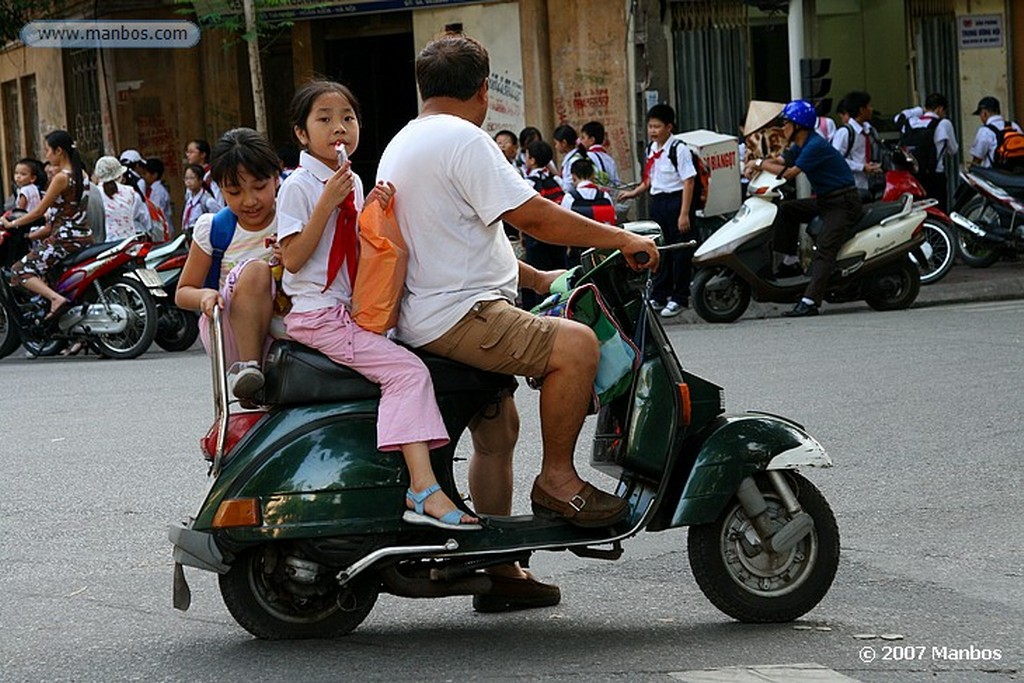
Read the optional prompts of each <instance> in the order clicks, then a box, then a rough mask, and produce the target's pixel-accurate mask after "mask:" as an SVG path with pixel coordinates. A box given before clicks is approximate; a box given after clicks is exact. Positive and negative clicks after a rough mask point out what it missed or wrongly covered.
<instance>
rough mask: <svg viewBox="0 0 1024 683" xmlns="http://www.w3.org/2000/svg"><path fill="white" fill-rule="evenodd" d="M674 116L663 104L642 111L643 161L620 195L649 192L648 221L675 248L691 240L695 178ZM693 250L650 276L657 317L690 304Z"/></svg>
mask: <svg viewBox="0 0 1024 683" xmlns="http://www.w3.org/2000/svg"><path fill="white" fill-rule="evenodd" d="M675 120H676V113H675V111H674V110H673V109H672V107H670V106H668V105H667V104H656V105H655V106H653V107H651V110H650V111H649V112H647V137H648V138H650V140H651V143H650V144H649V145H648V146H647V161H646V163H645V164H644V174H643V180H642V181H641V183H640V184H639V185H638V186H637V187H635V188H634V189H632V190H629V191H627V192H622V193H621V194H619V199H632V198H634V197H637V196H639V195H641V194H643V193H644V192H646V191H648V190H650V192H651V204H650V212H651V219H652V220H654V221H655V222H657V223H658V225H659V226H660V227H661V233H662V235H663V237H664V238H665V244H679V243H681V242H684V241H688V240H689V239H690V236H691V232H692V231H691V227H692V225H691V223H692V218H693V213H694V211H695V209H696V207H695V204H694V196H693V195H694V179H695V177H696V175H697V171H696V169H695V168H694V167H693V159H692V156H691V152H690V149H689V147H687V146H686V145H685V144H684V143H683V142H682V141H680V140H677V139H675V138H673V137H672V130H673V128H674V126H675ZM692 258H693V250H692V249H676V250H675V251H672V252H671V255H670V256H668V257H667V258H666V259H665V260H664V261H663V262H662V267H661V268H660V269H659V270H658V273H657V274H656V275H655V277H654V292H653V293H652V297H653V299H654V303H655V306H661V316H662V317H663V318H671V317H674V316H676V315H679V314H680V313H681V312H682V310H683V309H684V308H687V307H688V306H689V303H690V270H691V263H690V260H691V259H692Z"/></svg>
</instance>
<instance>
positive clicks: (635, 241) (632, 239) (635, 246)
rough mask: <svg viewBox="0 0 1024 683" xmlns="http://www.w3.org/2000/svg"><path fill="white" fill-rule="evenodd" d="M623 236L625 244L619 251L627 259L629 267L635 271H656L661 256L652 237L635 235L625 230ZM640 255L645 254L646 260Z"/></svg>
mask: <svg viewBox="0 0 1024 683" xmlns="http://www.w3.org/2000/svg"><path fill="white" fill-rule="evenodd" d="M623 236H624V237H625V240H624V244H623V245H622V246H621V247H619V251H621V252H622V255H623V256H625V257H626V263H628V264H629V267H630V268H632V269H633V270H643V269H650V270H651V271H656V270H657V269H658V261H659V259H660V256H659V255H658V245H657V244H656V243H655V241H654V240H653V239H651V238H650V237H643V236H641V235H635V234H633V233H631V232H627V231H625V230H623ZM640 254H644V255H645V256H646V258H644V257H641V256H639V255H640Z"/></svg>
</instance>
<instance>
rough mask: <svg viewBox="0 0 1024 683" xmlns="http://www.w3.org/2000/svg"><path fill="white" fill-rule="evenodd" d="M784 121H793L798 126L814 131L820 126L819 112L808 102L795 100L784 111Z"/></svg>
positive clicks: (782, 116) (782, 115)
mask: <svg viewBox="0 0 1024 683" xmlns="http://www.w3.org/2000/svg"><path fill="white" fill-rule="evenodd" d="M781 118H782V120H783V121H792V122H793V123H795V124H796V125H798V126H802V127H804V128H811V129H813V128H814V127H815V126H816V125H817V124H818V112H817V111H815V109H814V105H813V104H811V103H810V102H808V101H807V100H793V101H792V102H790V103H789V104H787V105H786V106H785V108H784V109H783V110H782V114H781Z"/></svg>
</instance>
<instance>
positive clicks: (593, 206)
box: [562, 156, 615, 268]
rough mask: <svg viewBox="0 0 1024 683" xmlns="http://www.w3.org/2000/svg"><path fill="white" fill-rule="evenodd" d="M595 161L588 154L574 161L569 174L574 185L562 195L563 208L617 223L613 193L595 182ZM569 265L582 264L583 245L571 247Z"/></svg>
mask: <svg viewBox="0 0 1024 683" xmlns="http://www.w3.org/2000/svg"><path fill="white" fill-rule="evenodd" d="M594 173H595V171H594V162H592V161H591V160H590V158H589V157H587V156H580V157H578V158H577V159H576V161H574V162H572V165H571V166H570V167H569V174H570V176H571V178H572V182H573V187H572V189H570V190H569V191H568V192H566V193H565V195H564V196H563V197H562V208H565V209H569V210H570V211H573V212H575V213H578V214H579V215H581V216H585V217H586V218H589V219H590V220H592V221H597V222H598V223H604V224H605V225H615V205H614V204H612V198H611V195H609V194H608V193H607V192H605V191H604V190H602V189H601V188H600V187H598V186H597V184H596V183H595V182H594ZM568 253H569V256H568V262H567V263H568V266H569V267H570V268H572V267H573V266H578V265H580V255H581V254H582V253H583V249H582V248H581V247H569V252H568Z"/></svg>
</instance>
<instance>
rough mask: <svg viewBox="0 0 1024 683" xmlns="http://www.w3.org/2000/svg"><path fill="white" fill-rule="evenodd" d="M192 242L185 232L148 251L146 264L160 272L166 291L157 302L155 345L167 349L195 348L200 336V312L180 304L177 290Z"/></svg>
mask: <svg viewBox="0 0 1024 683" xmlns="http://www.w3.org/2000/svg"><path fill="white" fill-rule="evenodd" d="M188 249H189V242H188V239H187V238H186V236H185V234H184V233H182V234H180V235H178V236H177V237H175V238H174V239H173V240H170V241H168V242H164V243H163V244H158V245H156V246H154V247H153V248H152V249H151V250H150V252H149V253H148V254H147V255H146V267H147V268H149V269H151V270H153V271H154V272H155V273H156V274H157V275H159V276H160V280H161V281H162V282H163V290H164V292H165V293H166V294H167V296H166V297H161V298H160V299H159V300H157V302H156V311H157V320H158V322H157V328H156V338H155V339H154V340H153V341H155V342H156V345H157V346H159V347H160V348H162V349H163V350H164V351H185V350H186V349H190V348H192V345H193V344H195V343H196V338H197V337H198V336H199V316H198V314H197V313H195V312H194V311H186V310H185V309H183V308H178V306H176V305H175V303H174V293H175V291H176V290H177V289H178V280H179V279H180V278H181V271H182V269H183V268H184V267H185V260H186V259H187V258H188Z"/></svg>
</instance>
